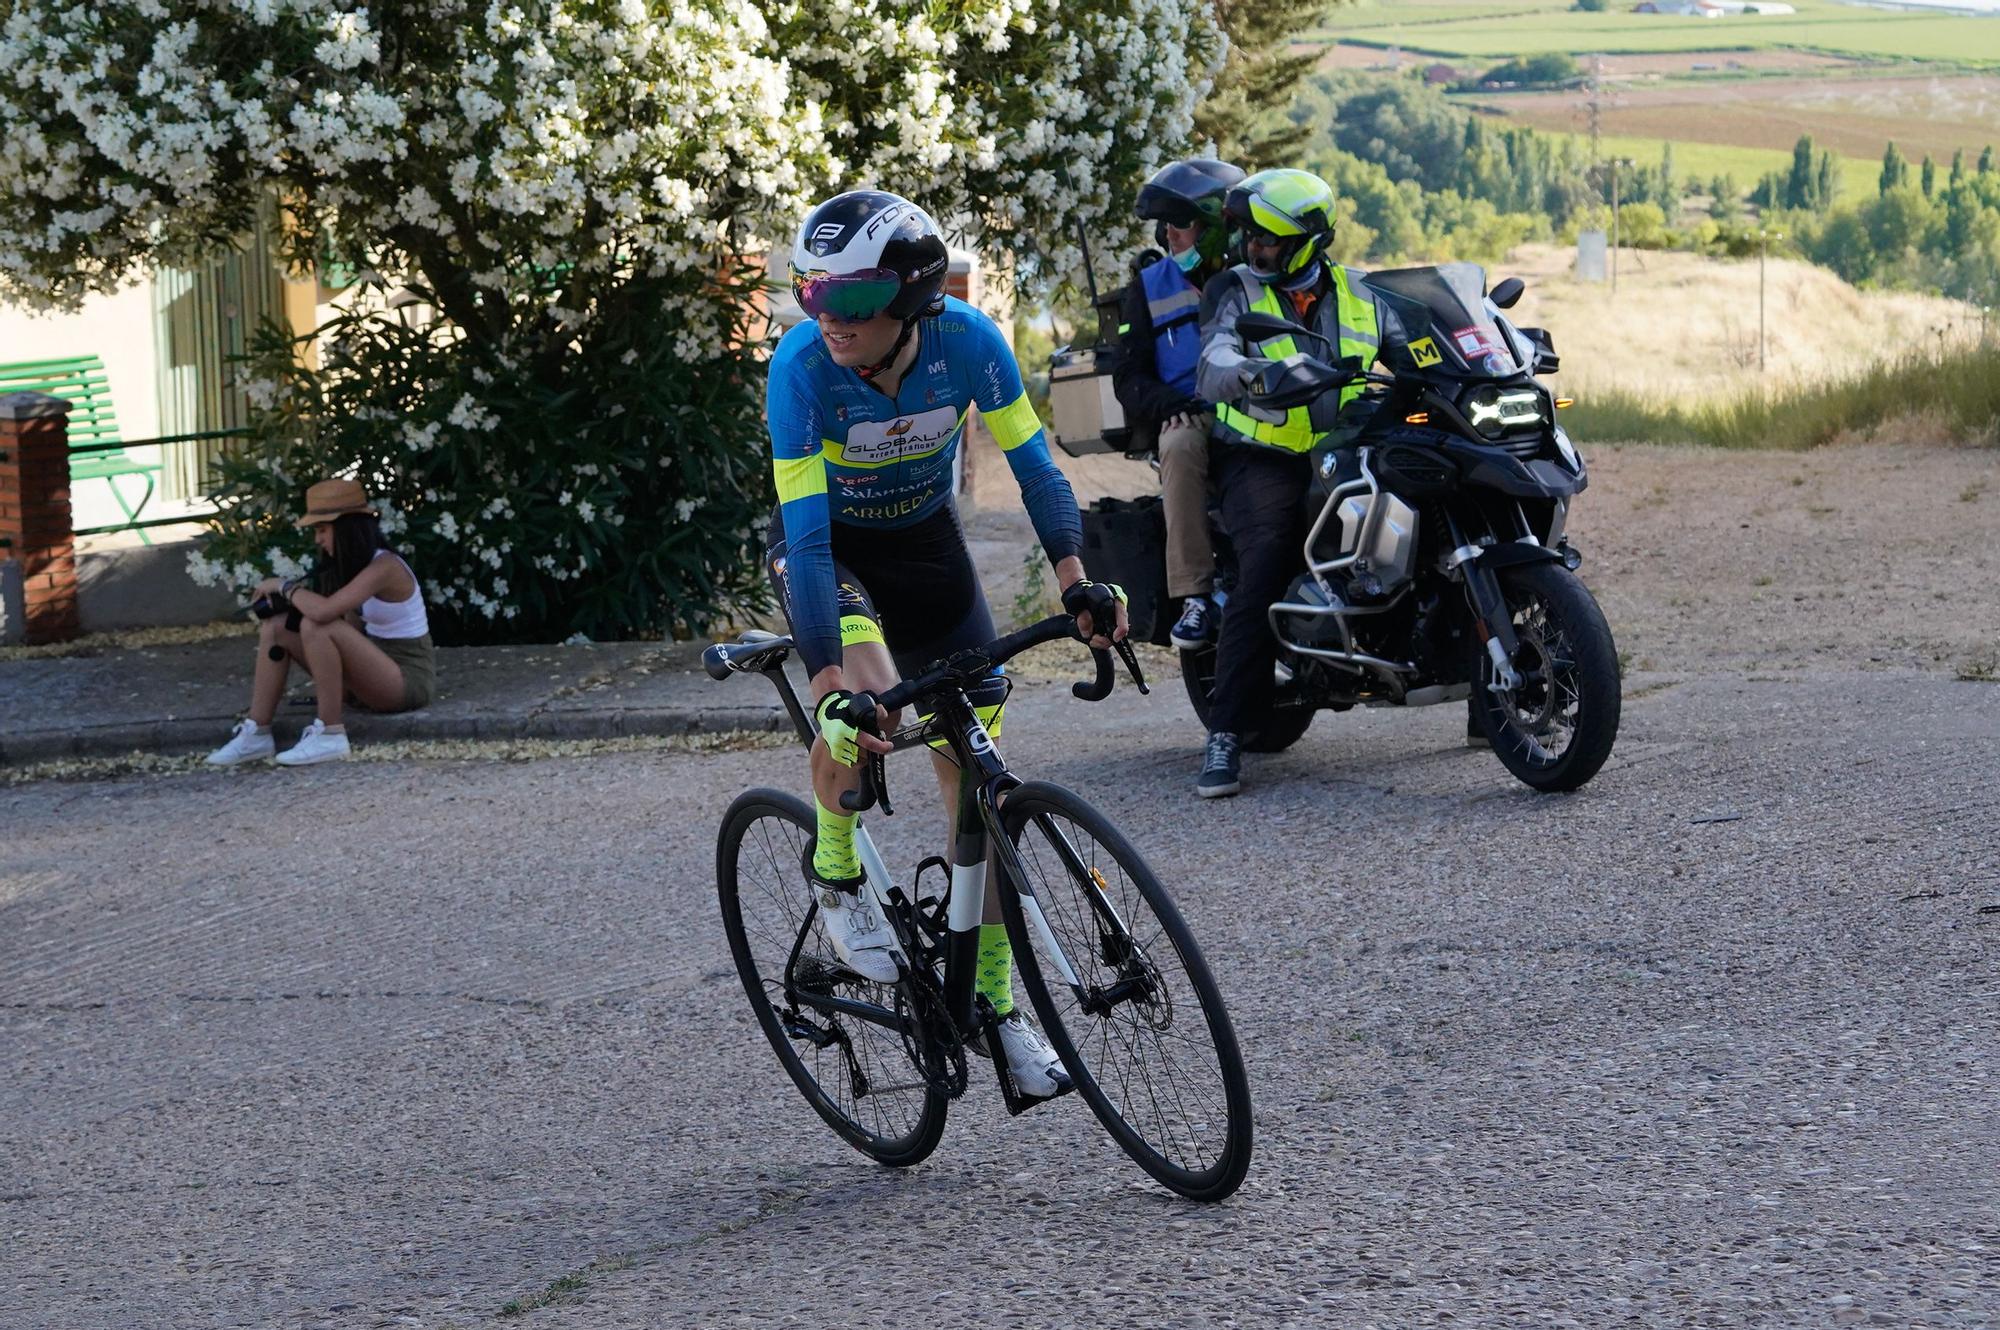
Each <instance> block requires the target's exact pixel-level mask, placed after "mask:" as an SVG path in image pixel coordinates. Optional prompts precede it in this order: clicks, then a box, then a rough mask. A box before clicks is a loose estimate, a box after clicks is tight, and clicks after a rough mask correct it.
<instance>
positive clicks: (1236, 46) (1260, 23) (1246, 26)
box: [1194, 0, 1336, 171]
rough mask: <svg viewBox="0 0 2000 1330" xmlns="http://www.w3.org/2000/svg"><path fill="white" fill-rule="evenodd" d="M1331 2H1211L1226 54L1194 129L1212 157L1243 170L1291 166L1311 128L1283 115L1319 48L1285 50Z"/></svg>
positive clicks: (1196, 115) (1314, 23)
mask: <svg viewBox="0 0 2000 1330" xmlns="http://www.w3.org/2000/svg"><path fill="white" fill-rule="evenodd" d="M1335 2H1336V0H1216V6H1215V19H1216V22H1217V23H1218V24H1219V25H1220V26H1221V28H1222V30H1223V31H1224V32H1226V33H1228V34H1229V56H1228V59H1227V60H1226V62H1225V63H1224V64H1223V66H1222V70H1221V72H1220V73H1218V74H1217V75H1216V76H1215V86H1214V87H1213V88H1211V89H1210V90H1209V94H1208V96H1207V97H1205V98H1203V99H1202V103H1201V105H1200V106H1198V107H1196V108H1195V113H1194V128H1195V134H1196V135H1197V136H1199V137H1201V138H1205V139H1207V140H1208V141H1209V142H1210V143H1212V144H1214V145H1215V152H1216V155H1217V156H1218V157H1221V158H1222V159H1223V160H1224V161H1230V162H1234V163H1236V164H1237V165H1238V166H1240V167H1242V168H1243V169H1244V170H1246V171H1255V170H1259V169H1261V168H1263V167H1268V166H1290V165H1292V164H1293V163H1292V158H1293V157H1294V155H1296V154H1297V152H1298V150H1299V148H1300V146H1301V145H1303V144H1304V143H1305V141H1306V139H1307V137H1309V136H1310V134H1311V132H1312V128H1311V127H1310V126H1307V125H1302V124H1297V123H1295V122H1294V121H1293V120H1292V119H1291V117H1290V116H1288V115H1286V114H1285V112H1286V111H1287V110H1288V109H1289V108H1290V106H1291V104H1292V92H1293V89H1295V88H1296V87H1297V86H1298V82H1299V80H1300V79H1302V78H1304V77H1305V75H1306V74H1307V72H1308V71H1310V70H1311V69H1312V67H1313V65H1315V64H1316V63H1318V61H1319V52H1318V51H1317V50H1308V51H1307V52H1306V53H1305V54H1303V55H1292V54H1291V53H1290V47H1291V44H1292V43H1293V42H1294V41H1296V40H1298V39H1299V38H1300V37H1301V36H1303V35H1304V34H1306V33H1308V32H1310V31H1312V30H1313V29H1314V28H1316V27H1318V26H1319V25H1320V23H1321V22H1322V21H1323V20H1324V19H1325V18H1326V15H1327V12H1328V11H1329V10H1331V9H1332V8H1333V6H1334V3H1335Z"/></svg>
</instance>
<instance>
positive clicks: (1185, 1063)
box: [1000, 782, 1251, 1201]
mask: <svg viewBox="0 0 2000 1330" xmlns="http://www.w3.org/2000/svg"><path fill="white" fill-rule="evenodd" d="M1000 816H1001V824H1002V827H1003V829H1004V830H1005V832H1006V834H1007V839H1008V840H1009V841H1010V842H1011V843H1012V844H1013V846H1014V849H1015V855H1014V856H1012V857H1013V858H1015V859H1016V860H1017V861H1018V864H1017V865H1014V864H1010V865H1008V866H1007V867H1006V869H1005V871H1006V873H1007V875H1008V876H1010V877H1011V876H1012V875H1013V874H1014V873H1015V872H1016V871H1018V872H1019V873H1020V874H1021V875H1022V880H1021V881H1020V882H1019V883H1018V884H1015V889H1014V890H1002V891H1001V893H1000V900H1001V908H1002V910H1003V912H1004V913H1005V915H1006V918H1007V931H1008V936H1009V937H1010V938H1011V940H1012V942H1013V946H1014V959H1015V962H1016V964H1017V965H1018V966H1019V967H1020V971H1021V979H1022V983H1023V984H1024V985H1025V986H1026V988H1027V990H1028V996H1029V998H1030V1000H1032V1001H1033V1003H1034V1006H1035V1014H1036V1015H1037V1016H1039V1017H1040V1018H1041V1021H1042V1027H1043V1028H1044V1029H1045V1030H1047V1031H1048V1035H1049V1039H1050V1040H1051V1041H1052V1042H1053V1043H1054V1045H1055V1049H1056V1052H1058V1053H1059V1054H1061V1055H1062V1059H1063V1065H1064V1066H1066V1067H1067V1068H1069V1072H1070V1075H1071V1077H1072V1078H1073V1079H1074V1080H1075V1081H1076V1088H1077V1090H1078V1092H1079V1093H1081V1094H1082V1095H1083V1097H1084V1100H1085V1102H1087V1103H1088V1104H1089V1105H1090V1107H1091V1111H1092V1112H1094V1113H1096V1114H1097V1117H1098V1120H1099V1121H1100V1122H1102V1123H1103V1124H1104V1126H1105V1129H1106V1130H1107V1131H1109V1132H1110V1133H1111V1136H1112V1139H1114V1140H1115V1141H1117V1142H1118V1144H1119V1145H1120V1146H1121V1147H1122V1148H1123V1149H1124V1151H1125V1153H1126V1154H1128V1155H1130V1156H1131V1157H1132V1158H1133V1160H1134V1161H1135V1162H1136V1163H1137V1164H1138V1165H1139V1167H1141V1168H1143V1169H1144V1170H1146V1172H1147V1173H1149V1174H1151V1175H1152V1176H1153V1177H1154V1178H1155V1179H1157V1180H1158V1181H1159V1182H1160V1183H1161V1184H1163V1185H1164V1186H1166V1187H1168V1188H1169V1189H1171V1190H1173V1191H1176V1192H1179V1193H1180V1194H1181V1195H1183V1196H1187V1197H1191V1198H1193V1199H1195V1200H1198V1201H1219V1200H1221V1199H1222V1198H1223V1197H1225V1196H1228V1195H1229V1194H1230V1193H1231V1192H1234V1191H1235V1190H1236V1188H1237V1187H1238V1186H1239V1185H1240V1184H1241V1183H1242V1181H1243V1175H1244V1174H1245V1173H1246V1172H1247V1171H1248V1170H1249V1167H1250V1149H1251V1144H1250V1141H1251V1130H1250V1083H1249V1078H1248V1077H1247V1076H1246V1075H1245V1074H1244V1070H1243V1057H1242V1054H1241V1053H1240V1052H1239V1050H1238V1049H1237V1046H1236V1034H1235V1031H1234V1030H1233V1029H1232V1028H1231V1026H1230V1023H1229V1013H1228V1011H1227V1010H1226V1009H1225V1008H1224V1007H1223V1004H1222V995H1221V993H1220V992H1218V991H1217V989H1216V986H1215V980H1214V978H1213V977H1212V976H1211V975H1210V974H1209V971H1208V964H1207V962H1205V961H1204V960H1203V959H1202V955H1201V948H1200V947H1198V946H1196V945H1195V940H1194V936H1193V934H1191V933H1190V932H1189V931H1188V926H1187V923H1186V921H1184V920H1183V919H1182V918H1181V914H1180V910H1179V909H1178V908H1176V907H1175V905H1174V902H1173V898H1172V897H1171V896H1169V895H1168V894H1167V890H1166V888H1165V887H1163V886H1161V885H1160V880H1159V879H1158V878H1157V877H1155V876H1154V875H1153V870H1152V869H1151V868H1149V867H1147V866H1146V861H1145V860H1144V859H1142V858H1140V857H1139V852H1138V851H1137V850H1135V849H1133V848H1132V846H1131V844H1130V843H1129V842H1128V841H1126V839H1125V838H1124V836H1122V835H1120V834H1119V832H1118V829H1117V828H1116V827H1114V826H1112V825H1111V823H1110V821H1109V820H1108V819H1106V818H1105V816H1104V815H1103V814H1102V813H1099V812H1098V811H1097V810H1096V809H1094V808H1092V807H1091V806H1090V805H1089V804H1087V803H1085V802H1084V801H1083V799H1082V798H1081V797H1079V796H1078V795H1076V794H1074V793H1072V792H1071V791H1069V790H1065V789H1063V788H1062V787H1061V786H1059V785H1048V784H1043V783H1041V782H1033V783H1030V784H1027V785H1023V786H1021V787H1020V788H1018V789H1016V790H1014V791H1013V792H1012V793H1011V794H1009V795H1008V796H1007V799H1006V802H1005V803H1004V804H1003V805H1002V806H1001V810H1000ZM1004 857H1008V856H1003V858H1004ZM1031 913H1039V915H1040V916H1041V920H1042V921H1044V922H1046V924H1047V929H1048V932H1047V934H1046V935H1044V933H1043V932H1042V929H1041V928H1040V927H1039V926H1038V925H1037V922H1036V921H1035V920H1034V919H1033V918H1031V917H1030V916H1031ZM1051 941H1053V943H1054V947H1053V949H1052V948H1051V946H1050V943H1051ZM1058 953H1060V955H1058ZM1065 965H1067V966H1068V968H1069V971H1070V973H1071V974H1073V975H1074V976H1075V980H1074V982H1072V981H1071V979H1070V978H1069V977H1068V976H1067V975H1065V973H1064V966H1065Z"/></svg>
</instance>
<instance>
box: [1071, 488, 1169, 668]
mask: <svg viewBox="0 0 2000 1330" xmlns="http://www.w3.org/2000/svg"><path fill="white" fill-rule="evenodd" d="M1082 518H1083V566H1084V567H1085V568H1087V569H1088V570H1089V571H1090V576H1091V578H1092V579H1093V580H1095V581H1099V582H1116V583H1117V584H1118V585H1119V586H1122V587H1124V588H1125V598H1126V602H1127V603H1126V613H1127V615H1128V616H1129V617H1130V621H1131V622H1130V626H1131V636H1132V640H1133V641H1135V642H1151V643H1152V644H1153V645H1154V646H1161V647H1163V646H1166V645H1167V635H1168V633H1169V632H1171V631H1172V629H1173V626H1174V613H1173V610H1174V606H1173V598H1172V597H1170V596H1168V595H1167V514H1166V509H1165V508H1164V507H1163V506H1162V505H1161V503H1160V497H1159V495H1157V494H1148V495H1144V496H1142V497H1140V498H1137V499H1099V500H1097V501H1096V502H1095V503H1093V504H1091V505H1090V507H1088V508H1085V509H1083V510H1082Z"/></svg>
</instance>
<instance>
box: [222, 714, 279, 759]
mask: <svg viewBox="0 0 2000 1330" xmlns="http://www.w3.org/2000/svg"><path fill="white" fill-rule="evenodd" d="M277 751H278V740H277V736H275V735H273V734H272V733H271V732H270V731H269V730H265V731H264V732H263V733H262V734H259V733H257V722H256V721H254V720H248V719H246V720H244V721H243V722H242V723H241V724H239V725H238V726H237V727H236V733H235V734H233V735H231V736H230V738H229V742H228V743H226V744H224V745H222V747H220V748H218V749H216V750H215V751H214V752H212V753H210V754H209V755H208V765H210V766H212V767H233V766H235V765H236V764H237V763H239V762H262V761H263V760H264V759H266V758H268V757H272V756H275V755H276V753H277Z"/></svg>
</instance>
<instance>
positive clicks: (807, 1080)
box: [715, 790, 947, 1168]
mask: <svg viewBox="0 0 2000 1330" xmlns="http://www.w3.org/2000/svg"><path fill="white" fill-rule="evenodd" d="M813 829H814V818H813V815H812V812H811V810H810V809H808V808H807V807H806V805H805V802H804V800H801V799H799V798H797V797H795V796H793V795H790V794H785V793H783V792H782V791H778V790H749V791H747V792H745V793H744V794H742V795H739V796H738V797H737V799H736V802H734V803H732V804H731V805H730V806H729V811H728V812H727V813H725V814H724V815H723V819H722V832H721V834H720V836H719V837H718V838H717V840H716V847H715V881H716V892H717V896H718V899H719V900H720V903H721V906H722V926H723V930H724V932H726V933H727V934H728V936H729V951H730V954H731V955H732V956H733V957H734V958H735V961H736V973H737V975H738V976H739V977H740V978H741V979H742V980H743V991H744V994H745V995H746V996H747V997H748V998H749V999H750V1008H751V1010H752V1011H754V1012H755V1013H756V1016H757V1024H758V1025H759V1026H761V1027H762V1028H763V1031H764V1037H765V1038H766V1039H768V1040H770V1042H771V1047H772V1049H773V1050H774V1051H775V1052H776V1053H777V1055H778V1061H779V1063H780V1064H781V1065H782V1066H783V1067H784V1069H785V1072H786V1074H787V1075H789V1076H790V1077H791V1078H792V1083H793V1084H794V1085H796V1086H798V1088H799V1093H800V1094H802V1095H804V1096H805V1099H806V1102H807V1103H808V1104H811V1105H812V1107H813V1111H814V1112H816V1113H818V1114H819V1115H820V1117H821V1118H822V1119H824V1120H825V1122H826V1124H827V1125H828V1126H829V1127H832V1128H833V1129H834V1131H835V1132H837V1133H839V1135H840V1136H841V1138H842V1139H844V1140H845V1141H847V1143H848V1144H850V1145H852V1146H853V1147H854V1148H855V1149H857V1150H859V1151H861V1152H862V1153H863V1154H865V1155H868V1156H869V1157H870V1158H873V1159H875V1160H877V1161H878V1162H880V1163H883V1164H887V1165H889V1166H891V1167H894V1168H908V1167H910V1166H911V1165H913V1164H918V1163H921V1162H923V1160H924V1159H926V1158H928V1157H929V1155H930V1153H931V1151H933V1150H935V1149H936V1148H937V1145H938V1141H939V1140H940V1139H941V1138H942V1137H943V1135H944V1122H945V1110H946V1106H947V1100H946V1099H945V1097H944V1095H943V1094H942V1093H940V1092H939V1091H938V1090H937V1089H935V1088H934V1087H932V1086H929V1085H927V1084H924V1083H922V1082H921V1080H920V1078H919V1077H918V1074H917V1072H916V1070H915V1069H914V1068H913V1067H911V1066H910V1064H909V1060H908V1058H907V1056H906V1055H905V1053H904V1050H903V1044H902V1040H901V1037H900V1036H899V1035H898V1034H897V1033H896V1032H895V1031H893V1030H889V1029H886V1028H884V1027H882V1026H878V1025H874V1024H871V1023H870V1022H867V1021H863V1020H859V1019H855V1018H851V1017H848V1018H843V1017H841V1016H838V1015H828V1014H825V1013H820V1012H814V1013H812V1015H811V1019H812V1020H813V1021H814V1023H815V1024H816V1025H817V1026H818V1027H819V1028H821V1029H822V1030H827V1031H831V1030H836V1029H837V1030H839V1031H840V1032H841V1034H842V1035H843V1036H844V1037H845V1039H846V1040H847V1050H848V1051H842V1050H840V1049H839V1047H838V1046H837V1045H836V1046H835V1047H833V1048H827V1047H818V1046H815V1045H814V1044H813V1043H812V1042H811V1041H810V1040H808V1039H805V1038H794V1037H793V1036H792V1035H789V1034H787V1033H786V1031H785V1027H784V1023H783V1021H782V1020H781V1019H780V1017H779V1014H778V1011H777V1009H776V1008H775V1007H774V1006H773V1005H772V995H773V994H774V993H775V994H778V995H781V996H782V994H783V993H784V972H785V965H786V962H787V960H788V958H789V956H790V954H791V948H792V945H793V943H794V942H795V941H796V940H797V938H798V934H799V928H800V925H801V924H802V922H803V921H804V919H805V915H806V910H807V908H808V907H809V906H810V905H811V903H812V895H811V892H810V890H809V889H808V887H807V885H806V881H805V871H804V854H805V850H806V847H807V846H808V845H810V844H811V841H812V836H813ZM746 851H747V852H748V853H747V855H746ZM746 860H747V862H746ZM746 873H747V876H748V878H749V882H748V887H749V890H748V891H747V892H746V889H745V888H746V881H745V879H746ZM746 896H747V897H748V898H749V900H750V902H751V905H750V915H751V917H750V920H749V922H748V923H746V920H745V900H746ZM760 950H761V951H762V956H761V958H760V955H759V952H760ZM834 955H835V953H834V951H833V946H832V944H831V943H830V942H828V941H827V939H826V935H825V933H824V932H823V931H822V930H821V929H820V927H819V925H818V923H817V922H815V923H814V925H813V931H812V934H811V936H810V938H809V940H808V944H807V947H806V950H805V951H804V952H802V953H801V960H802V961H803V960H806V959H808V958H809V957H813V956H823V957H824V958H826V961H825V963H826V965H827V966H828V968H831V967H832V966H834V965H836V964H837V962H836V961H834V960H833V958H834ZM863 990H873V992H870V993H868V994H867V996H868V998H869V1000H874V1001H878V1002H880V1003H881V1004H882V1005H883V1006H885V1007H888V1006H890V1005H891V1003H892V1001H893V999H892V998H891V996H890V990H889V988H888V987H887V986H885V985H878V984H865V983H855V984H853V985H852V987H851V988H850V990H849V993H848V995H850V996H853V995H857V994H858V993H860V992H861V991H863ZM850 1055H851V1057H852V1062H851V1063H850V1062H849V1057H850ZM857 1065H858V1066H861V1068H862V1075H863V1078H864V1080H865V1079H866V1078H868V1077H869V1076H871V1075H873V1076H874V1080H873V1081H872V1082H870V1083H869V1088H868V1089H865V1090H863V1089H859V1088H858V1087H857V1086H856V1084H855V1077H854V1076H853V1074H852V1068H853V1067H854V1066H857ZM829 1073H832V1075H831V1079H830V1081H829V1079H827V1077H828V1074H829ZM878 1073H879V1074H878ZM885 1087H886V1088H885ZM892 1090H893V1091H894V1093H895V1096H896V1099H897V1101H898V1103H899V1104H901V1105H903V1107H902V1109H901V1111H900V1112H898V1113H897V1114H896V1115H895V1116H894V1117H893V1118H891V1117H890V1116H888V1105H887V1104H886V1102H885V1103H875V1102H872V1101H876V1100H878V1099H879V1098H880V1097H881V1096H885V1095H887V1094H889V1093H890V1092H891V1091H892ZM864 1100H867V1101H871V1103H870V1107H871V1109H880V1110H881V1111H875V1112H872V1113H868V1114H864V1112H863V1109H862V1102H863V1101H864ZM864 1117H866V1118H868V1120H864Z"/></svg>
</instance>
